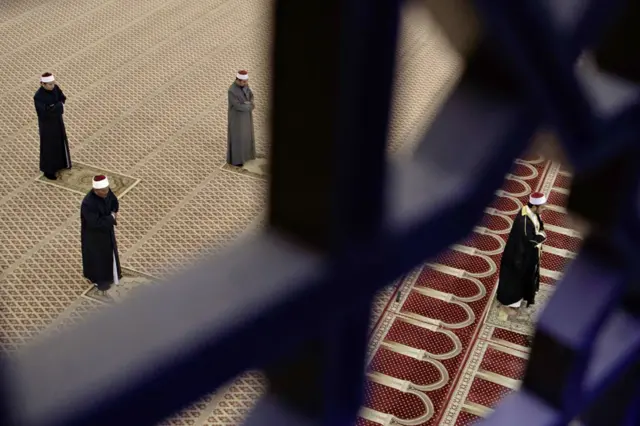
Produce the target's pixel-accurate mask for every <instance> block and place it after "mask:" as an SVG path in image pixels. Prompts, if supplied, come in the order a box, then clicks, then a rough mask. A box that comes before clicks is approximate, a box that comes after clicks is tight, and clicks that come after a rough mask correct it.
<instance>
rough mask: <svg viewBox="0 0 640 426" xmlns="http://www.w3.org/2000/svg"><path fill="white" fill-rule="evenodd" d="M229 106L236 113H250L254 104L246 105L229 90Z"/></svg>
mask: <svg viewBox="0 0 640 426" xmlns="http://www.w3.org/2000/svg"><path fill="white" fill-rule="evenodd" d="M229 105H230V106H231V108H233V109H235V110H236V111H241V112H249V111H251V110H252V109H253V104H245V103H242V102H240V100H239V99H238V98H237V97H236V95H234V94H233V92H232V91H231V90H229Z"/></svg>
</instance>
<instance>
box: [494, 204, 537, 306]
mask: <svg viewBox="0 0 640 426" xmlns="http://www.w3.org/2000/svg"><path fill="white" fill-rule="evenodd" d="M525 209H526V210H525ZM527 212H528V213H529V214H530V215H532V216H533V215H535V217H536V218H537V219H538V222H539V229H538V232H536V228H535V224H534V222H533V220H532V219H531V217H530V216H528V214H527ZM545 239H546V238H545V235H544V223H543V222H542V219H540V216H539V215H537V214H535V213H533V212H531V211H530V210H529V209H528V207H526V206H525V207H523V209H522V211H521V212H520V213H519V214H518V215H517V216H516V218H515V219H514V221H513V226H512V228H511V232H510V233H509V238H508V239H507V244H506V245H505V248H504V252H503V253H502V260H501V261H500V280H499V282H498V292H497V298H498V302H500V303H501V304H503V305H505V306H509V305H511V304H514V303H517V302H518V301H520V300H523V301H525V302H527V304H528V305H533V304H534V303H535V296H536V293H537V292H538V288H539V287H540V254H541V251H540V248H539V247H540V246H539V244H541V243H542V242H543V241H544V240H545Z"/></svg>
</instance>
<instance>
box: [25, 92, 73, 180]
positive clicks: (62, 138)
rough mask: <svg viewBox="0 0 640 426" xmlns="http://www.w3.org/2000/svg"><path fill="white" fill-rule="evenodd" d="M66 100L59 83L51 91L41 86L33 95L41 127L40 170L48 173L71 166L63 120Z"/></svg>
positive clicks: (52, 173) (51, 173) (53, 173)
mask: <svg viewBox="0 0 640 426" xmlns="http://www.w3.org/2000/svg"><path fill="white" fill-rule="evenodd" d="M66 100H67V98H66V96H64V93H62V90H60V88H59V87H58V86H57V85H56V86H54V88H53V90H51V91H49V90H46V89H44V88H43V87H40V88H39V89H38V91H37V92H36V94H35V95H34V96H33V101H34V104H35V106H36V112H37V114H38V127H39V128H40V170H41V171H42V172H43V173H44V174H46V175H55V173H56V172H57V171H58V170H61V169H70V168H71V155H70V153H69V143H68V141H67V132H66V131H65V128H64V121H63V120H62V115H63V114H64V102H65V101H66Z"/></svg>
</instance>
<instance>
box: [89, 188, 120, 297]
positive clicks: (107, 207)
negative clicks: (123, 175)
mask: <svg viewBox="0 0 640 426" xmlns="http://www.w3.org/2000/svg"><path fill="white" fill-rule="evenodd" d="M118 209H119V203H118V198H117V197H116V196H115V194H114V193H113V192H111V190H109V195H107V196H106V198H101V197H100V196H98V195H96V193H95V192H93V191H91V192H89V193H88V194H87V195H86V196H85V197H84V200H82V207H81V208H80V222H81V236H80V238H81V242H82V271H83V274H84V276H85V278H87V279H89V280H90V281H91V282H92V283H95V284H97V285H98V289H100V290H103V291H104V290H108V289H109V287H111V284H113V282H114V274H113V262H114V256H115V262H116V268H117V274H118V279H120V278H122V271H121V270H120V258H119V256H118V246H117V244H116V234H115V229H114V226H116V225H117V223H116V220H115V219H114V217H113V216H112V215H111V213H112V212H115V213H117V212H118Z"/></svg>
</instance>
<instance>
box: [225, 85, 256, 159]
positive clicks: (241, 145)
mask: <svg viewBox="0 0 640 426" xmlns="http://www.w3.org/2000/svg"><path fill="white" fill-rule="evenodd" d="M247 101H250V102H251V103H250V104H245V102H247ZM253 108H254V104H253V92H252V91H251V89H249V87H248V86H247V87H246V93H245V91H244V90H243V88H242V87H240V86H238V85H237V84H236V83H235V82H234V83H233V84H232V85H231V87H229V124H228V129H227V163H229V164H232V165H234V166H240V165H242V164H244V163H246V162H247V161H249V160H253V159H254V158H256V141H255V138H254V135H253V112H252V111H253Z"/></svg>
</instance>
